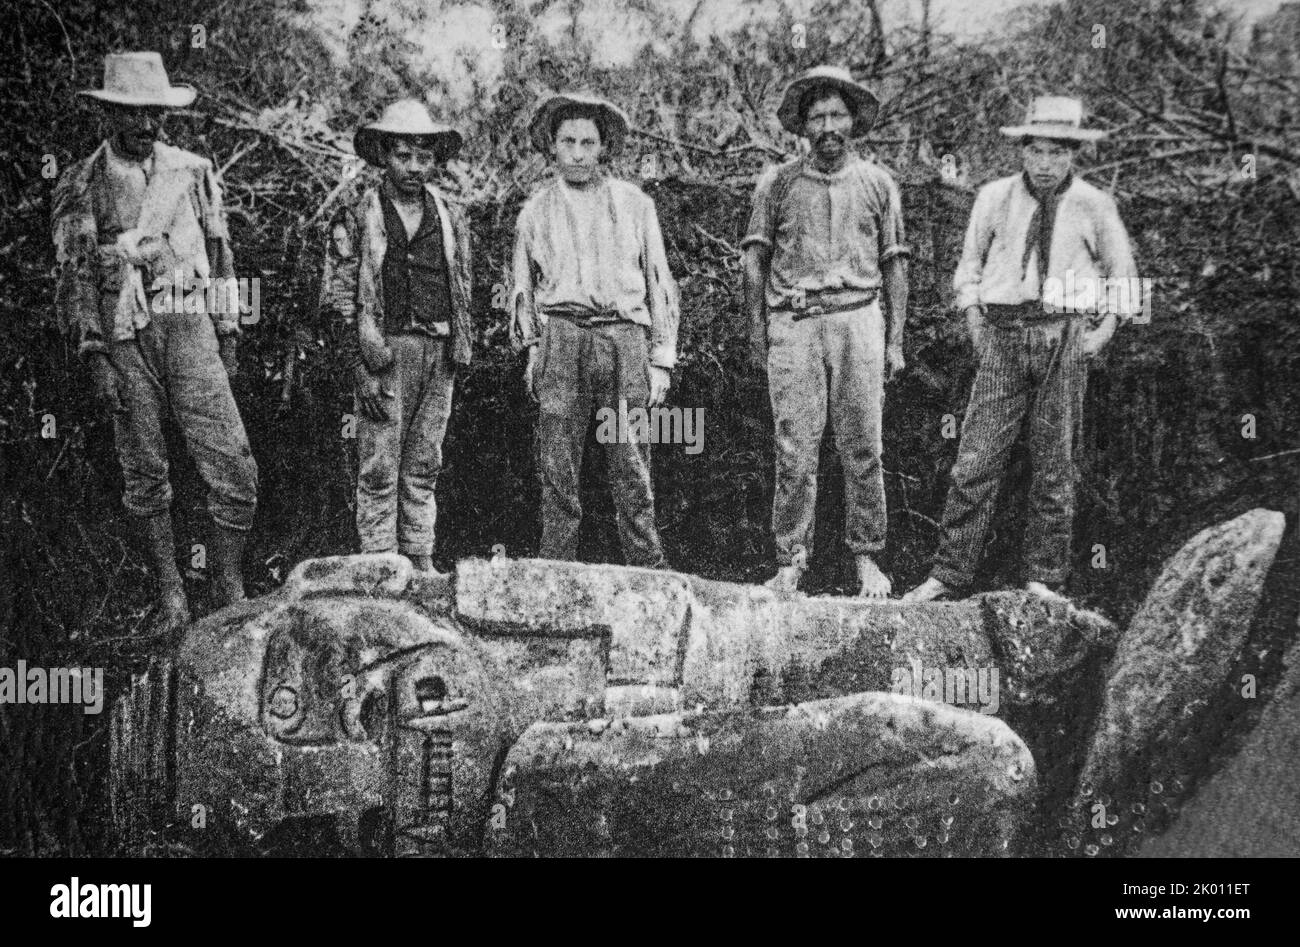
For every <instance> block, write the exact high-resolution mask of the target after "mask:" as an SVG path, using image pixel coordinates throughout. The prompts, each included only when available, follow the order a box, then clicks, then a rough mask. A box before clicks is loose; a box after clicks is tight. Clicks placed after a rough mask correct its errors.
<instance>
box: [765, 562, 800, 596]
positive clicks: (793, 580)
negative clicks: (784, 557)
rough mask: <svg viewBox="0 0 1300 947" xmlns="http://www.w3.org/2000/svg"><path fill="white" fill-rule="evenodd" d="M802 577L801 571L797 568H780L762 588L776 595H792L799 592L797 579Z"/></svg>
mask: <svg viewBox="0 0 1300 947" xmlns="http://www.w3.org/2000/svg"><path fill="white" fill-rule="evenodd" d="M802 575H803V570H802V569H800V568H799V567H798V566H782V567H781V568H780V569H777V570H776V575H774V576H772V578H770V579H768V580H767V581H766V582H764V583H763V587H764V588H769V589H771V590H772V591H773V592H775V593H776V594H778V595H794V594H795V593H796V592H798V591H799V579H800V577H801V576H802Z"/></svg>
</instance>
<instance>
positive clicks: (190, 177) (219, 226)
mask: <svg viewBox="0 0 1300 947" xmlns="http://www.w3.org/2000/svg"><path fill="white" fill-rule="evenodd" d="M108 149H109V144H108V142H107V141H105V142H102V143H101V144H100V146H99V147H98V148H97V149H95V151H94V152H92V153H91V154H90V155H89V156H88V157H86V158H84V159H82V160H81V161H78V162H77V163H75V164H73V165H71V166H70V167H69V168H68V169H67V170H66V171H64V173H63V175H62V176H61V177H60V178H59V181H58V183H57V184H56V185H55V188H54V195H53V200H52V212H51V223H52V230H53V239H54V250H55V261H56V263H57V266H58V276H57V282H56V289H55V308H56V310H57V311H58V313H59V316H60V320H61V323H62V325H63V328H64V329H65V331H67V332H68V333H69V335H70V336H71V337H72V341H73V343H74V344H75V345H76V347H77V352H78V354H79V355H81V356H83V357H85V356H87V355H89V354H90V353H93V352H107V351H108V350H109V344H110V343H111V342H114V341H123V340H128V339H132V338H134V337H135V333H136V330H137V329H140V328H142V327H144V326H145V325H148V323H149V321H150V318H151V313H153V312H155V311H158V310H157V307H158V305H159V299H160V297H159V296H158V295H157V294H158V291H159V290H160V289H161V288H162V287H163V286H164V285H168V286H170V285H172V284H176V288H177V290H182V289H185V290H188V289H189V288H190V287H193V286H198V287H202V288H203V289H204V290H207V289H208V288H209V287H210V286H211V284H210V283H209V281H210V280H223V281H224V280H233V277H234V275H235V269H234V256H233V254H232V252H231V249H230V237H229V233H228V231H227V227H226V219H225V213H224V211H223V208H222V204H221V186H220V182H219V181H218V178H217V175H216V172H215V171H214V169H213V167H212V163H211V162H210V161H208V160H207V159H206V158H203V157H201V156H199V155H196V154H192V153H191V152H188V151H184V150H182V149H180V148H174V147H172V146H171V145H166V144H163V143H161V142H159V143H157V144H155V145H154V151H153V155H152V159H151V171H150V173H149V176H148V184H147V186H146V189H145V192H144V197H143V201H142V204H141V207H140V213H139V217H138V219H137V220H136V221H123V220H120V219H117V220H113V219H112V214H111V209H112V208H113V195H112V193H111V189H110V188H109V184H108V181H107V174H106V172H105V163H106V161H107V160H108ZM114 224H118V225H127V226H126V227H125V229H123V230H121V231H120V232H119V231H118V229H117V228H116V227H115V226H114ZM145 238H149V239H150V240H151V241H152V242H153V243H154V245H155V246H158V247H159V248H160V249H159V252H157V253H155V254H153V255H151V256H150V257H148V258H145V257H143V256H140V255H139V254H138V253H137V251H136V248H137V247H138V246H140V245H141V243H142V241H144V240H145ZM212 248H215V251H216V253H215V259H211V260H210V259H209V256H208V253H209V249H212ZM227 285H228V288H229V289H231V290H233V289H234V286H233V282H232V283H231V284H221V285H219V287H218V288H219V289H223V288H224V287H226V286H227ZM168 298H171V297H168ZM205 298H206V297H205ZM218 302H219V303H220V305H217V306H212V307H205V309H204V311H207V312H208V314H209V315H210V317H211V318H212V321H213V324H214V326H215V328H216V331H217V334H218V335H236V334H238V332H239V307H238V304H237V302H236V301H235V299H234V298H233V296H227V295H224V292H223V293H219V294H218ZM186 311H189V310H188V309H187V310H186Z"/></svg>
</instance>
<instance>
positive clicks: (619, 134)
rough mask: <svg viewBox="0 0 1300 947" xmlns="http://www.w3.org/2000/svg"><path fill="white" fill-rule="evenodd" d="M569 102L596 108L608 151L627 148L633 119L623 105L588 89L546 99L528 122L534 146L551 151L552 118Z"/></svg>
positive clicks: (562, 93) (602, 139)
mask: <svg viewBox="0 0 1300 947" xmlns="http://www.w3.org/2000/svg"><path fill="white" fill-rule="evenodd" d="M567 105H580V106H583V107H585V108H590V109H595V110H596V112H597V113H598V114H599V115H600V116H601V120H600V121H599V122H598V124H599V126H600V136H601V141H602V142H603V143H604V145H605V151H606V152H609V153H613V152H616V151H618V150H619V149H620V148H622V147H623V140H624V139H625V138H627V133H628V129H629V128H630V127H631V122H629V121H628V119H627V114H626V113H625V112H624V111H623V110H622V109H621V108H619V107H618V106H617V105H615V104H614V103H613V102H610V101H608V100H606V99H602V98H601V97H600V96H597V95H591V94H589V93H586V92H559V93H555V94H553V95H548V96H547V97H546V98H544V99H542V101H541V103H540V104H539V105H538V106H537V110H536V111H534V112H533V117H532V118H531V119H530V120H529V122H528V137H529V138H531V139H532V142H533V147H534V148H536V149H537V150H538V151H541V152H549V151H550V150H551V118H552V117H553V116H554V115H555V113H556V112H557V111H559V110H560V109H562V108H564V107H565V106H567Z"/></svg>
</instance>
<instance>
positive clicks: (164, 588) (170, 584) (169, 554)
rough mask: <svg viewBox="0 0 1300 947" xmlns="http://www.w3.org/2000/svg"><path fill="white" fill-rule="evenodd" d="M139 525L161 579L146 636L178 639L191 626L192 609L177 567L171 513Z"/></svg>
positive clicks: (149, 519)
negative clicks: (186, 597)
mask: <svg viewBox="0 0 1300 947" xmlns="http://www.w3.org/2000/svg"><path fill="white" fill-rule="evenodd" d="M140 522H141V525H142V527H143V530H144V534H145V538H146V541H147V542H148V544H149V557H150V558H151V559H152V560H153V565H154V572H155V573H156V574H157V576H158V598H157V599H156V603H155V606H154V616H153V618H152V619H151V620H150V622H149V625H148V626H147V629H146V634H148V635H150V636H162V637H167V638H175V637H176V636H177V635H178V634H179V633H180V632H181V631H182V630H183V629H184V628H185V626H186V625H188V624H189V623H190V609H189V604H188V603H187V602H186V601H185V585H184V583H183V582H181V574H180V570H178V569H177V568H176V540H175V538H174V537H173V536H172V515H171V513H170V511H168V512H164V513H157V514H155V515H153V516H145V517H141V520H140Z"/></svg>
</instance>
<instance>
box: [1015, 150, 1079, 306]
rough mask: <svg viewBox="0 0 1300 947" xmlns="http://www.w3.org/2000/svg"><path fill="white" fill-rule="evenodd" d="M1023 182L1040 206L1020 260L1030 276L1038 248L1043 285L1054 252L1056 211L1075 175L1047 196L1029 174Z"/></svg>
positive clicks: (1035, 211)
mask: <svg viewBox="0 0 1300 947" xmlns="http://www.w3.org/2000/svg"><path fill="white" fill-rule="evenodd" d="M1023 180H1024V182H1025V187H1026V188H1028V189H1029V193H1030V194H1031V195H1033V197H1034V199H1035V200H1036V201H1038V204H1037V206H1035V207H1034V213H1033V214H1032V215H1031V216H1030V218H1029V233H1028V234H1027V235H1026V237H1025V252H1024V255H1023V256H1022V257H1021V259H1020V265H1021V272H1022V273H1023V274H1025V275H1028V273H1029V257H1030V256H1031V255H1032V254H1033V252H1034V247H1037V248H1038V282H1039V284H1040V285H1041V284H1042V281H1043V279H1044V277H1046V276H1047V264H1048V255H1049V254H1050V253H1051V250H1052V228H1053V227H1054V226H1055V225H1056V209H1057V207H1059V206H1060V203H1061V195H1062V194H1064V193H1065V192H1066V191H1067V190H1068V189H1069V187H1070V185H1071V184H1072V183H1074V174H1073V173H1070V174H1067V175H1066V176H1065V180H1064V181H1062V182H1061V183H1060V184H1058V185H1057V186H1056V187H1055V188H1054V189H1053V190H1052V191H1050V192H1048V193H1047V194H1039V193H1038V191H1037V190H1036V189H1035V188H1034V184H1033V182H1032V181H1030V180H1029V175H1028V174H1025V175H1023Z"/></svg>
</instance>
